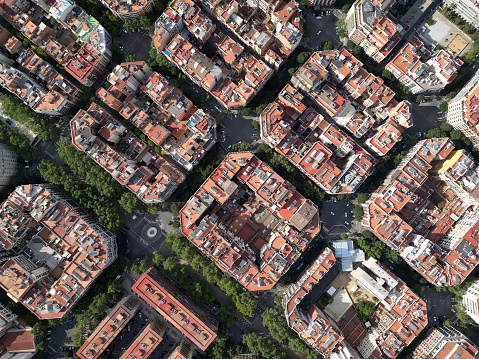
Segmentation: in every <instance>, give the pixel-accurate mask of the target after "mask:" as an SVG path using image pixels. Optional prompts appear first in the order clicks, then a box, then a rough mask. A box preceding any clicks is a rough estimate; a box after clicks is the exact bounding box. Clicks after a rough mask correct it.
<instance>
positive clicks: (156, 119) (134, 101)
mask: <svg viewBox="0 0 479 359" xmlns="http://www.w3.org/2000/svg"><path fill="white" fill-rule="evenodd" d="M108 82H109V83H110V87H109V88H108V89H106V90H105V89H104V88H100V89H99V90H98V91H97V95H98V97H99V98H100V99H101V100H103V102H105V103H106V104H107V105H108V106H110V107H111V108H113V109H114V110H116V111H118V112H119V113H120V115H122V116H123V117H124V118H125V119H127V120H129V121H130V122H132V123H133V124H134V125H135V126H136V127H137V128H138V129H139V130H141V131H142V132H143V133H144V134H145V135H146V136H147V137H148V139H149V140H150V141H151V142H152V143H153V144H154V145H155V146H158V147H159V148H160V149H161V150H162V151H164V152H165V153H167V154H168V155H170V156H171V158H172V159H173V160H174V161H175V163H176V164H178V165H179V166H181V167H183V168H184V169H185V170H187V171H190V170H192V169H193V168H194V166H196V165H197V164H198V163H199V161H200V160H201V159H202V158H203V157H204V155H205V154H206V152H207V151H208V150H210V149H211V147H213V145H214V143H215V141H216V120H215V118H214V117H213V116H211V115H210V114H208V113H206V112H204V111H203V110H202V109H198V108H197V107H196V106H195V105H194V104H193V102H191V100H190V99H188V98H187V97H186V96H184V94H183V93H182V92H181V91H180V90H179V89H178V88H177V87H175V86H173V85H172V84H171V83H170V82H169V81H168V80H167V79H166V78H165V77H163V76H162V75H160V74H159V73H157V72H153V71H152V70H151V69H150V67H149V66H148V65H147V64H146V62H144V61H137V62H127V63H122V64H120V65H117V66H116V67H115V68H114V69H113V72H112V73H110V74H109V75H108Z"/></svg>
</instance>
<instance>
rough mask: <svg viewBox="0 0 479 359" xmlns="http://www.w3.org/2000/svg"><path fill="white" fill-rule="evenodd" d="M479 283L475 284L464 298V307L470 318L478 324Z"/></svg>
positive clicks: (468, 289)
mask: <svg viewBox="0 0 479 359" xmlns="http://www.w3.org/2000/svg"><path fill="white" fill-rule="evenodd" d="M478 301H479V281H476V282H474V283H473V284H472V285H471V286H469V288H467V290H466V293H464V296H463V297H462V303H461V304H462V305H463V306H464V310H465V312H466V313H467V315H468V316H470V317H471V319H472V320H474V321H475V322H476V323H479V304H478Z"/></svg>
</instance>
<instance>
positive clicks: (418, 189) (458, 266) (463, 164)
mask: <svg viewBox="0 0 479 359" xmlns="http://www.w3.org/2000/svg"><path fill="white" fill-rule="evenodd" d="M475 171H477V166H476V165H475V164H474V162H473V161H472V160H471V158H470V157H468V156H465V155H464V152H463V151H455V150H454V145H453V144H452V142H451V141H450V140H449V139H447V138H434V139H427V140H422V141H419V142H418V143H417V144H416V145H415V146H414V147H413V148H412V149H411V150H410V151H409V153H408V154H407V155H406V156H405V157H404V158H403V160H402V161H401V162H400V163H399V165H398V166H397V167H396V169H394V170H393V171H391V172H390V173H389V175H388V177H387V178H386V180H385V181H384V183H383V184H382V185H381V186H380V187H379V188H378V189H377V190H376V191H375V192H374V193H373V194H372V195H371V197H370V199H369V200H368V201H367V202H366V203H364V204H363V210H364V217H363V221H362V224H363V225H364V226H365V227H366V228H368V229H369V230H371V231H372V232H373V233H374V234H375V235H376V236H377V237H378V238H379V239H380V240H381V241H383V242H384V243H385V244H387V245H388V246H389V247H390V248H391V249H393V250H395V251H397V252H398V253H399V255H400V256H401V257H402V258H403V259H404V260H405V261H406V262H408V264H409V265H410V266H411V267H413V268H414V269H415V270H416V271H418V272H419V273H420V274H421V275H422V276H423V277H424V278H425V279H427V280H428V281H429V282H430V283H432V284H434V285H436V286H450V285H458V284H460V283H462V282H463V281H464V279H465V278H466V277H467V276H468V275H469V274H470V273H471V272H472V270H473V269H474V268H475V267H476V265H477V264H478V262H479V260H478V259H477V258H476V254H477V253H476V252H478V251H477V250H475V248H476V246H477V245H478V243H477V240H476V237H475V236H476V234H477V230H478V229H479V215H478V213H479V210H478V207H477V205H476V204H475V203H476V199H475V198H476V195H475V194H474V191H475V189H474V191H472V193H470V194H467V193H466V192H467V186H471V185H472V184H469V183H468V178H469V176H473V175H474V172H475ZM466 173H467V174H466ZM454 178H456V181H457V185H456V184H454V185H453V184H452V182H453V181H454ZM461 183H465V184H466V185H465V186H466V187H464V188H461ZM456 190H457V192H456ZM470 199H471V200H470Z"/></svg>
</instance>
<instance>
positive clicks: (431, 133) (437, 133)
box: [426, 128, 445, 138]
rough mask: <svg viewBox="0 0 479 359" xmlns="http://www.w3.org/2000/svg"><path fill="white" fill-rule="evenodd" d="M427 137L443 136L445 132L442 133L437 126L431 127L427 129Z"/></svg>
mask: <svg viewBox="0 0 479 359" xmlns="http://www.w3.org/2000/svg"><path fill="white" fill-rule="evenodd" d="M426 137H427V138H440V137H445V133H443V132H442V131H441V130H440V129H439V128H431V129H430V130H429V131H427V135H426Z"/></svg>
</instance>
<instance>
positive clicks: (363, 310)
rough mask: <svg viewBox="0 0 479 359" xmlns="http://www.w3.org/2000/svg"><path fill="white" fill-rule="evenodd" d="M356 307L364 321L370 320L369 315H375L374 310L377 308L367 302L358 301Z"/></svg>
mask: <svg viewBox="0 0 479 359" xmlns="http://www.w3.org/2000/svg"><path fill="white" fill-rule="evenodd" d="M355 307H356V312H357V313H358V317H359V319H360V320H361V321H362V322H363V323H364V322H367V321H368V320H369V317H370V316H371V315H373V313H374V310H375V309H376V308H375V306H374V305H372V304H369V303H366V302H358V303H356V304H355Z"/></svg>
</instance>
